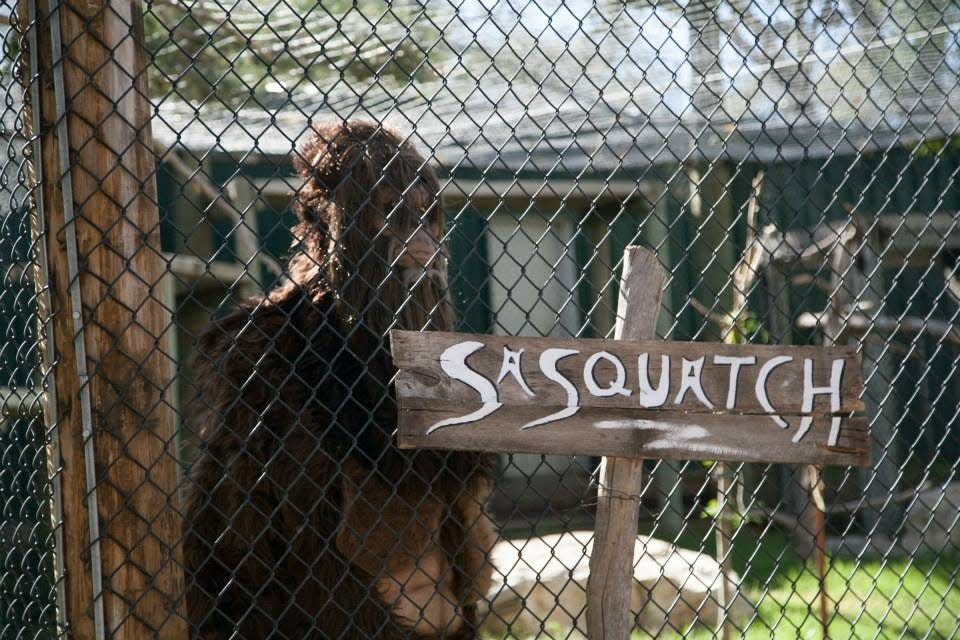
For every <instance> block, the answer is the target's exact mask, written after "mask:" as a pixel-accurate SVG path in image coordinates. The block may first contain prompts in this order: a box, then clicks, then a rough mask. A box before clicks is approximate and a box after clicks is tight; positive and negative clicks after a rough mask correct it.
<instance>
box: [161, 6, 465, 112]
mask: <svg viewBox="0 0 960 640" xmlns="http://www.w3.org/2000/svg"><path fill="white" fill-rule="evenodd" d="M146 45H147V49H148V51H149V52H150V54H151V57H152V62H153V64H152V67H151V77H150V81H151V93H153V95H154V96H158V97H166V96H168V95H170V94H173V95H175V96H177V98H179V99H180V100H184V101H188V102H190V103H192V104H194V105H195V106H197V107H199V106H207V105H210V104H219V106H222V107H224V108H226V109H227V110H229V111H234V112H235V111H237V110H239V109H240V108H243V107H248V106H255V107H256V106H259V107H262V108H276V107H278V106H281V105H283V104H286V103H287V102H290V101H291V100H292V96H293V95H294V94H298V95H302V94H306V95H309V96H313V97H319V98H320V99H326V98H327V95H328V93H329V92H331V90H333V89H337V88H340V89H345V88H347V87H346V86H345V85H349V84H351V83H355V82H361V81H362V82H364V83H370V82H378V83H381V84H383V85H385V86H386V87H391V86H393V87H400V86H403V85H405V84H407V83H408V82H410V81H411V80H414V81H417V80H424V79H428V78H432V77H435V76H436V75H437V71H436V70H435V67H434V63H435V62H436V61H437V60H438V58H440V57H442V56H443V55H444V54H445V53H446V52H447V51H449V48H448V47H447V46H445V45H444V44H443V42H442V38H440V27H438V25H437V24H435V23H434V22H433V20H432V19H431V17H430V15H428V11H427V6H426V5H425V4H424V3H422V2H420V1H419V0H408V1H406V2H387V1H385V0H355V1H351V0H331V1H329V2H323V3H319V2H315V1H314V0H285V1H284V0H281V1H275V0H274V1H270V0H268V1H267V2H266V3H257V2H254V1H253V0H223V1H222V2H219V1H218V0H196V1H195V2H190V1H189V0H150V1H148V3H147V10H146Z"/></svg>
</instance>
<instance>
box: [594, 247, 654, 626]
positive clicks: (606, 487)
mask: <svg viewBox="0 0 960 640" xmlns="http://www.w3.org/2000/svg"><path fill="white" fill-rule="evenodd" d="M666 282H667V273H666V271H664V269H663V267H661V266H660V262H659V261H658V260H657V256H656V255H654V254H653V253H652V252H650V251H648V250H646V249H644V248H642V247H627V250H626V255H624V258H623V277H622V278H621V280H620V297H619V301H618V303H617V324H616V329H615V333H614V335H615V338H616V339H617V340H651V339H653V338H654V337H656V330H657V316H658V315H659V313H660V299H661V296H662V295H663V287H664V286H665V285H666ZM642 470H643V460H640V459H633V458H612V457H604V458H603V461H602V462H601V465H600V486H599V488H598V490H597V516H596V526H595V530H594V538H593V551H592V553H591V555H590V578H589V579H588V582H587V634H588V636H589V637H590V638H605V639H609V640H622V639H624V638H628V637H629V635H630V630H631V629H632V627H633V624H632V619H631V615H630V594H631V592H632V590H631V583H632V582H633V549H634V547H635V546H636V539H637V520H638V517H639V514H640V492H641V490H642V489H643V483H642V478H641V471H642Z"/></svg>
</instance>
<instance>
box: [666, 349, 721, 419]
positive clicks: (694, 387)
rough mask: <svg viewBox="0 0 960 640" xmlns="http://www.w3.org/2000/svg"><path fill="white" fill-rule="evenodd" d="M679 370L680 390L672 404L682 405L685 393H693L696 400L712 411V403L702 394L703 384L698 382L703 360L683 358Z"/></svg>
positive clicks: (701, 372)
mask: <svg viewBox="0 0 960 640" xmlns="http://www.w3.org/2000/svg"><path fill="white" fill-rule="evenodd" d="M681 369H682V374H681V378H680V390H679V391H678V392H677V397H676V398H675V399H674V401H673V403H674V404H682V403H683V399H684V397H685V396H686V395H687V391H693V395H695V396H696V397H697V400H699V401H700V402H701V403H702V404H703V405H704V406H705V407H707V408H708V409H713V408H714V406H713V403H712V402H710V399H709V398H707V396H706V394H705V393H704V392H703V384H702V382H701V380H700V377H701V376H702V374H703V358H697V359H696V360H687V359H686V358H684V359H683V365H682V367H681Z"/></svg>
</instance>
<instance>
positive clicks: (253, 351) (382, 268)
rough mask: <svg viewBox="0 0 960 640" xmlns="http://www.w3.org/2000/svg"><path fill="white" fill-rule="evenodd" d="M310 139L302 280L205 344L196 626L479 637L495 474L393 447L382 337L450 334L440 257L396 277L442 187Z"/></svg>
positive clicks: (293, 277)
mask: <svg viewBox="0 0 960 640" xmlns="http://www.w3.org/2000/svg"><path fill="white" fill-rule="evenodd" d="M314 133H315V135H314V136H313V138H312V140H311V141H310V142H308V143H307V144H306V145H305V146H304V147H303V148H302V149H301V151H300V154H299V158H298V160H297V163H296V164H297V168H298V170H299V172H300V174H301V175H302V176H303V178H304V182H305V186H304V188H303V190H302V192H301V193H300V197H299V202H298V205H297V212H298V216H299V218H300V224H299V225H298V226H297V228H296V229H295V232H296V236H297V238H298V241H299V248H298V250H297V251H296V252H295V254H294V256H293V258H292V259H291V261H290V265H289V269H288V273H289V281H287V282H285V283H284V284H283V285H281V286H279V287H277V288H276V289H275V290H273V291H271V292H270V293H269V294H268V295H267V296H266V297H265V298H263V299H260V300H253V301H251V302H249V303H247V304H246V305H244V306H243V307H242V308H241V309H239V310H238V311H236V312H234V313H232V314H231V315H229V316H227V317H226V318H224V319H222V320H219V321H217V322H215V323H213V324H212V325H210V326H209V327H208V329H207V330H206V331H205V333H204V334H203V335H202V336H201V337H200V339H199V343H198V348H197V356H196V363H195V368H196V374H197V380H198V381H199V385H200V391H199V394H198V398H199V402H200V404H201V410H200V411H199V414H198V416H197V418H196V419H197V422H198V426H199V428H200V435H201V441H202V442H201V453H200V456H199V458H198V460H197V462H196V464H195V465H194V468H193V474H192V483H191V486H190V490H189V492H188V496H187V501H186V512H187V522H188V530H187V534H186V538H185V545H184V555H185V559H186V565H187V570H188V576H189V583H188V591H187V605H188V612H189V617H190V621H191V623H192V625H193V626H194V629H195V632H196V635H198V636H199V637H202V638H208V639H213V638H242V639H245V640H261V639H263V638H291V639H292V638H325V639H326V638H331V639H332V638H356V639H359V638H384V639H393V638H407V637H420V636H423V637H440V636H443V637H446V638H469V637H473V636H474V631H475V630H474V622H475V603H476V600H477V599H478V598H479V597H480V596H481V595H482V594H483V593H484V592H485V590H486V588H487V587H488V585H489V581H490V576H491V567H490V565H489V564H488V563H487V560H486V558H487V552H488V551H489V549H490V548H491V546H492V544H493V530H492V527H491V525H490V522H489V520H488V519H487V518H486V516H485V515H484V512H483V504H484V502H485V500H486V498H487V494H488V493H489V484H490V474H491V471H492V463H493V460H492V457H491V456H488V455H483V454H473V453H448V452H439V451H416V452H408V451H400V450H399V449H397V448H396V446H395V445H394V440H393V432H394V430H395V428H396V421H397V416H396V406H395V404H394V398H393V393H392V389H391V385H390V381H391V379H392V377H393V375H394V374H395V370H394V369H393V366H392V364H391V362H390V357H389V352H388V349H387V345H386V344H385V340H384V338H383V337H382V336H384V335H385V334H386V332H387V330H388V329H389V328H390V327H391V326H397V327H399V328H410V329H418V330H419V329H448V328H449V327H450V310H449V304H448V302H447V298H446V296H445V287H446V281H445V276H446V266H445V262H444V259H443V257H442V256H441V257H439V258H438V260H437V263H436V266H434V267H432V268H431V269H429V270H427V271H426V272H425V273H424V272H423V270H419V271H420V272H419V273H414V272H410V271H404V270H402V269H398V268H397V266H396V264H397V258H398V256H399V255H400V252H402V250H403V242H404V241H405V240H406V239H407V238H409V237H410V235H411V234H412V233H413V232H414V231H415V230H416V229H417V228H418V227H419V226H421V225H424V226H427V227H432V230H433V232H434V233H439V229H440V226H441V213H440V210H439V207H437V206H435V202H436V197H437V196H436V194H437V193H438V191H439V188H438V182H437V178H436V176H435V175H434V173H433V171H432V170H431V169H430V168H429V167H428V166H427V165H426V164H425V162H424V161H423V159H422V158H421V157H420V156H419V155H418V154H417V153H416V152H415V151H414V150H413V149H412V148H411V147H410V146H409V145H408V144H404V143H402V142H401V140H400V138H399V137H398V136H396V135H395V134H393V133H391V132H389V131H385V130H383V129H381V128H378V127H375V126H373V125H368V124H362V123H339V124H331V125H328V126H324V127H320V128H317V129H316V130H315V132H314Z"/></svg>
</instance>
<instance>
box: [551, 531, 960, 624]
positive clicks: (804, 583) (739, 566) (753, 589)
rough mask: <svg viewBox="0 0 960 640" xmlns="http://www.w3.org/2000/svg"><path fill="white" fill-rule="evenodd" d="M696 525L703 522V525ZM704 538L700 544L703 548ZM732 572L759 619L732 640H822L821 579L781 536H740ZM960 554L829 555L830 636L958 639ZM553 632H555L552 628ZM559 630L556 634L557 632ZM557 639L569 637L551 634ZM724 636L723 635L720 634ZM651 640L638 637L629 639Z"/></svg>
mask: <svg viewBox="0 0 960 640" xmlns="http://www.w3.org/2000/svg"><path fill="white" fill-rule="evenodd" d="M698 524H699V523H698ZM702 540H703V542H701V541H702ZM679 543H680V544H681V546H685V547H686V548H688V549H698V548H701V546H702V548H703V549H704V550H705V551H706V552H708V553H713V536H712V535H709V536H707V537H706V539H705V540H704V537H703V534H702V533H699V534H695V533H692V532H688V533H686V534H684V535H683V536H681V538H680V540H679ZM733 563H734V568H735V569H736V571H737V573H738V574H739V575H740V576H741V580H742V583H741V589H742V591H743V592H744V593H745V594H746V596H747V598H748V599H749V600H750V601H751V602H752V603H753V605H754V606H755V607H756V613H755V617H754V618H753V619H752V620H748V621H747V622H746V625H745V629H737V630H736V632H735V633H733V634H732V637H734V638H737V637H746V638H758V639H760V638H763V639H766V638H820V637H821V635H822V633H821V627H820V620H819V617H818V611H819V604H818V600H817V578H816V575H815V573H814V569H813V567H812V565H809V566H805V565H804V564H802V563H801V562H800V561H799V559H798V558H797V556H796V555H795V554H794V553H793V551H792V547H791V543H790V538H789V537H788V536H786V535H784V534H782V533H780V532H778V531H775V530H768V531H765V532H763V534H762V535H760V532H759V531H750V530H743V531H741V532H740V534H739V535H738V536H737V538H736V540H735V544H734V553H733ZM958 573H960V553H958V552H957V550H956V549H952V550H950V551H949V552H947V553H943V554H940V555H939V556H938V555H936V554H933V553H927V554H919V555H917V556H916V557H915V558H913V559H909V558H904V557H897V558H893V559H891V560H888V561H883V560H881V559H880V558H867V559H864V560H860V561H857V560H856V559H855V558H852V557H849V556H831V557H830V558H829V567H828V575H827V594H828V598H829V601H828V602H829V608H830V610H831V612H832V621H831V623H830V633H829V637H830V638H831V639H834V640H836V639H841V638H871V639H872V638H960V631H958V626H960V577H958ZM551 631H555V630H551ZM556 631H559V630H556ZM551 635H552V636H553V637H555V638H562V637H564V635H565V634H563V633H556V632H554V633H553V634H551ZM713 637H715V636H714V630H713V629H710V628H703V627H700V628H693V629H688V630H684V631H678V632H673V633H670V634H660V635H659V636H658V638H692V639H695V640H702V639H705V638H713ZM717 637H719V634H717ZM646 638H649V636H648V635H645V634H639V633H635V634H634V635H633V639H632V640H645V639H646Z"/></svg>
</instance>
